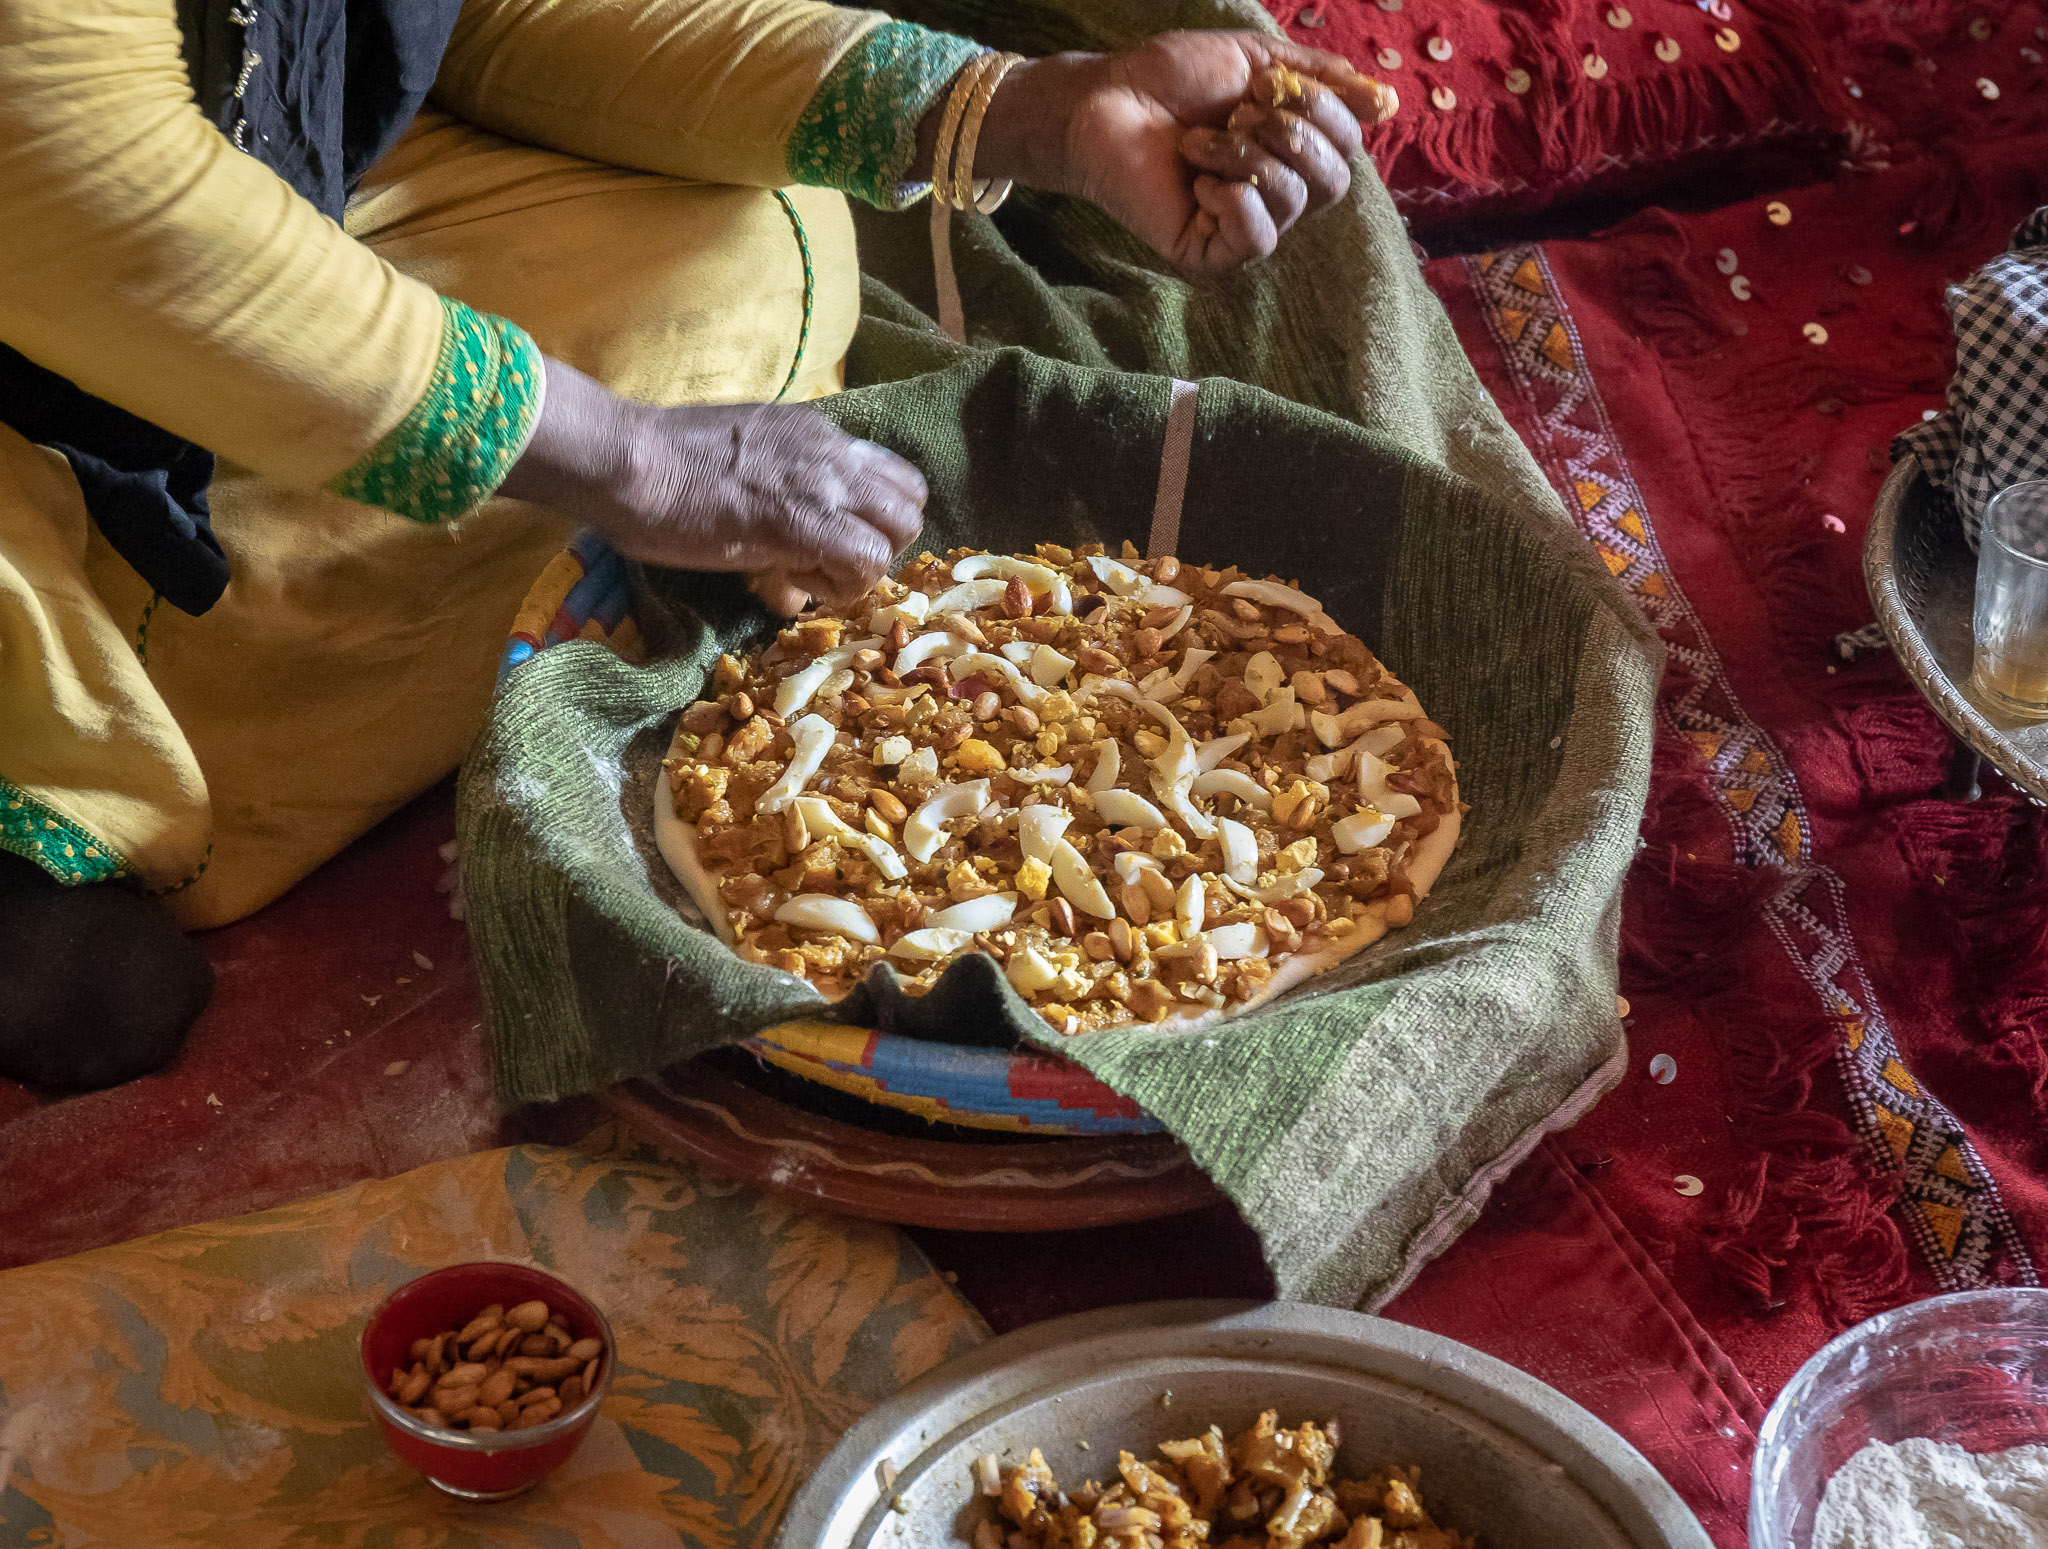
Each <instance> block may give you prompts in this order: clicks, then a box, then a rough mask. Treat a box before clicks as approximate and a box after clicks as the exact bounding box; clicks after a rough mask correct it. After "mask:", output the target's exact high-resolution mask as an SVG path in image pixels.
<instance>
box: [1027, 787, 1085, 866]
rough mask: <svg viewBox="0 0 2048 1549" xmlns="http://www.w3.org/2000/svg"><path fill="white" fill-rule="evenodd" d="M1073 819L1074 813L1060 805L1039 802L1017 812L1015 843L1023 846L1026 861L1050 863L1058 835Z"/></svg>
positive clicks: (1063, 831)
mask: <svg viewBox="0 0 2048 1549" xmlns="http://www.w3.org/2000/svg"><path fill="white" fill-rule="evenodd" d="M1073 821H1074V814H1073V813H1071V812H1068V811H1066V810H1064V809H1063V808H1060V807H1052V806H1047V805H1046V804H1044V803H1042V802H1041V803H1040V804H1039V805H1037V806H1035V807H1026V808H1024V809H1023V810H1022V811H1021V812H1019V813H1018V814H1017V843H1018V844H1019V845H1020V846H1022V847H1023V850H1024V859H1026V860H1027V861H1044V862H1045V863H1046V864H1047V865H1048V866H1050V865H1051V864H1052V851H1053V846H1054V845H1056V844H1058V843H1059V842H1060V836H1061V835H1062V834H1064V833H1066V831H1067V826H1068V825H1069V824H1070V823H1072V822H1073Z"/></svg>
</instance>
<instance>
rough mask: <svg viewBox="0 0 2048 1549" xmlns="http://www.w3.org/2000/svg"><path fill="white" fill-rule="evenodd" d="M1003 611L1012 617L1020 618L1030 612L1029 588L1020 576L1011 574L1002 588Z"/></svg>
mask: <svg viewBox="0 0 2048 1549" xmlns="http://www.w3.org/2000/svg"><path fill="white" fill-rule="evenodd" d="M1003 612H1005V613H1007V614H1008V615H1009V616H1010V617H1011V618H1013V619H1021V618H1023V617H1025V616H1026V615H1027V614H1029V613H1030V612H1031V588H1030V587H1028V586H1026V585H1025V584H1024V578H1023V577H1022V576H1017V575H1013V576H1011V577H1010V580H1009V584H1008V585H1007V586H1005V587H1004V588H1003Z"/></svg>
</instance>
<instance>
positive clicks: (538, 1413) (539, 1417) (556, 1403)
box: [512, 1393, 562, 1431]
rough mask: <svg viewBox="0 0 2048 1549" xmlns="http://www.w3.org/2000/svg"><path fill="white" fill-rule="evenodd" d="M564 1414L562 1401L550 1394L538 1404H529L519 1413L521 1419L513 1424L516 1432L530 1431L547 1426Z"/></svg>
mask: <svg viewBox="0 0 2048 1549" xmlns="http://www.w3.org/2000/svg"><path fill="white" fill-rule="evenodd" d="M561 1412H562V1401H561V1399H559V1398H557V1397H556V1396H555V1395H554V1394H552V1393H550V1394H549V1395H548V1396H547V1397H546V1398H544V1399H542V1400H541V1401H540V1402H539V1403H538V1404H528V1405H527V1406H526V1407H525V1408H524V1409H522V1410H520V1411H519V1418H518V1419H517V1420H514V1421H513V1422H512V1429H513V1430H515V1431H530V1430H532V1429H533V1428H534V1427H535V1426H536V1425H546V1424H547V1423H548V1421H550V1420H552V1419H554V1417H555V1416H556V1415H558V1414H560V1413H561Z"/></svg>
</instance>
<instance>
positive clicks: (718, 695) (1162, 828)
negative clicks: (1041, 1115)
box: [654, 544, 1464, 1033]
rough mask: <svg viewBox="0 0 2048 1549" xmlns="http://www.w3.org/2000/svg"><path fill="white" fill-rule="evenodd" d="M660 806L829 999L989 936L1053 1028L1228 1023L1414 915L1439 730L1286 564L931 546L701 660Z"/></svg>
mask: <svg viewBox="0 0 2048 1549" xmlns="http://www.w3.org/2000/svg"><path fill="white" fill-rule="evenodd" d="M707 694H708V695H709V697H707V698H704V699H702V700H700V701H698V702H697V703H695V704H693V705H690V706H688V707H687V708H686V709H685V710H684V711H683V714H682V717H681V720H680V721H679V722H678V724H677V727H676V731H675V737H674V740H673V743H672V744H671V746H670V749H669V753H668V756H667V758H666V759H665V760H664V761H663V765H662V767H663V769H664V771H665V774H666V779H667V787H668V788H667V792H666V799H657V800H656V802H655V825H654V830H655V839H656V842H657V844H658V845H659V847H660V850H661V853H662V856H663V858H664V859H665V860H666V861H667V862H668V864H669V866H670V868H671V869H672V870H673V871H674V872H675V873H676V875H677V877H678V878H679V879H680V880H681V881H682V882H683V884H684V886H685V887H686V888H688V890H689V891H690V893H691V895H692V897H693V898H694V899H695V900H696V902H697V903H698V905H699V906H700V907H701V908H702V909H703V910H704V912H705V914H706V916H707V917H708V918H709V920H710V921H711V923H712V925H713V927H714V928H715V929H716V930H717V931H718V932H719V935H720V936H721V937H722V939H724V940H725V941H726V943H727V944H728V945H730V946H731V947H732V948H733V949H734V950H735V951H736V952H738V953H739V954H740V955H741V956H743V957H746V958H748V959H750V960H751V961H754V962H758V963H764V964H767V965H769V966H772V967H775V968H779V969H782V970H784V971H786V972H789V973H792V974H798V975H801V976H803V977H804V978H806V979H808V980H809V981H810V982H811V983H812V984H813V985H815V986H816V987H817V988H818V989H819V990H820V991H821V992H822V993H823V994H824V995H825V996H826V997H827V998H828V999H838V998H839V997H841V996H843V995H845V994H846V993H848V992H849V991H851V990H852V988H853V987H854V985H855V984H856V983H858V982H859V981H860V980H861V978H863V977H864V976H865V975H866V974H867V973H868V971H869V970H870V969H871V968H873V967H874V966H875V965H876V964H879V963H883V962H887V963H888V964H889V965H891V966H892V967H893V968H894V969H895V970H896V972H897V973H898V974H899V975H901V976H902V980H903V984H904V988H905V989H906V990H907V991H908V992H909V993H911V994H919V993H922V992H924V991H926V990H929V989H930V988H931V987H932V985H934V984H935V983H936V982H937V981H938V978H939V975H940V974H941V973H942V972H943V971H944V969H945V968H946V966H947V964H948V963H950V962H952V961H953V960H954V959H955V958H957V957H959V956H960V955H961V954H963V953H967V952H984V953H987V954H988V955H989V956H991V957H993V958H994V959H995V960H996V961H997V962H998V963H1000V964H1001V965H1002V968H1003V972H1004V974H1005V976H1006V977H1007V978H1008V980H1009V982H1010V983H1011V984H1012V985H1014V986H1015V987H1016V989H1017V990H1018V992H1019V993H1020V994H1022V995H1023V996H1024V997H1025V998H1026V999H1027V1000H1028V1001H1030V1003H1031V1004H1032V1006H1033V1008H1034V1009H1036V1010H1037V1011H1038V1013H1039V1014H1040V1015H1041V1016H1042V1017H1044V1018H1045V1019H1046V1021H1047V1022H1049V1023H1050V1024H1052V1026H1053V1027H1055V1028H1057V1029H1059V1030H1061V1031H1063V1032H1068V1033H1080V1032H1088V1031H1093V1030H1097V1029H1100V1028H1103V1027H1109V1026H1116V1025H1122V1024H1131V1023H1155V1024H1156V1023H1171V1024H1173V1025H1176V1026H1184V1025H1187V1024H1189V1023H1195V1022H1203V1021H1207V1020H1211V1019H1213V1018H1215V1017H1218V1016H1221V1015H1227V1014H1231V1013H1234V1012H1239V1011H1242V1010H1244V1009H1246V1008H1247V1007H1249V1006H1252V1005H1255V1004H1257V1003H1258V1002H1260V1001H1262V1000H1265V999H1267V998H1269V997H1271V996H1272V995H1275V994H1277V993H1279V992H1280V991H1281V990H1282V989H1284V988H1286V987H1288V986H1289V985H1292V984H1295V983H1299V982H1300V981H1301V980H1302V979H1304V978H1307V977H1308V976H1310V975H1312V974H1314V973H1317V972H1320V971H1321V970H1323V969H1326V968H1328V967H1330V966H1331V965H1332V964H1334V963H1336V962H1338V961H1340V960H1341V959H1342V958H1344V957H1347V956H1349V955H1350V954H1351V953H1353V952H1356V951H1358V950H1360V949H1361V948H1363V947H1365V946H1367V945H1369V944H1370V943H1371V942H1373V941H1375V940H1377V939H1378V938H1379V937H1380V936H1381V935H1382V934H1383V933H1384V932H1385V931H1386V930H1387V929H1388V928H1390V927H1396V926H1401V925H1405V924H1407V923H1408V921H1409V919H1410V918H1411V917H1412V915H1413V913H1414V907H1415V903H1416V901H1417V900H1418V899H1419V898H1421V897H1423V896H1425V895H1426V894H1427V893H1428V891H1429V888H1430V885H1431V884H1432V883H1433V882H1434V881H1435V880H1436V877H1437V875H1438V873H1439V872H1440V871H1441V870H1442V869H1443V866H1444V863H1445V861H1446V860H1447V859H1448V858H1449V856H1450V853H1451V850H1452V848H1453V846H1454V845H1455V844H1456V842H1457V835H1458V826H1459V821H1460V818H1461V816H1462V814H1463V811H1464V808H1463V805H1462V804H1461V803H1460V802H1459V800H1458V788H1457V777H1456V773H1455V766H1454V764H1453V763H1452V760H1451V756H1450V750H1449V749H1448V748H1447V747H1446V745H1445V742H1444V737H1445V733H1444V731H1443V728H1441V727H1440V726H1438V725H1436V724H1435V723H1434V722H1433V721H1431V720H1429V719H1428V717H1427V716H1426V715H1425V714H1424V711H1423V708H1422V706H1421V704H1420V703H1418V702H1417V700H1416V698H1415V695H1414V694H1413V693H1411V692H1410V691H1409V689H1408V688H1407V687H1406V686H1405V685H1404V684H1403V683H1401V682H1400V681H1399V680H1398V679H1397V678H1395V677H1394V675H1393V674H1392V673H1390V672H1389V671H1388V670H1387V669H1386V667H1384V666H1383V665H1382V664H1381V663H1380V661H1379V660H1378V658H1377V657H1375V656H1374V654H1373V653H1372V652H1371V651H1370V650H1368V649H1367V648H1366V646H1365V644H1364V643H1363V642H1362V641H1360V640H1359V639H1357V638H1356V637H1355V636H1352V635H1350V634H1347V633H1345V632H1344V630H1343V629H1342V628H1341V627H1340V626H1339V625H1338V624H1337V623H1336V622H1335V621H1333V620H1332V619H1331V618H1330V617H1329V615H1328V614H1327V613H1325V612H1324V611H1323V608H1322V605H1321V604H1320V603H1318V602H1317V601H1316V600H1315V599H1314V598H1313V597H1311V596H1309V595H1308V594H1306V593H1305V592H1303V591H1302V590H1301V589H1300V588H1299V587H1298V586H1297V585H1295V584H1294V583H1292V582H1287V581H1282V580H1278V579H1274V578H1264V579H1261V578H1257V577H1253V576H1248V575H1245V574H1243V573H1242V572H1240V571H1238V570H1236V569H1234V568H1225V569H1213V568H1205V567H1201V566H1197V565H1194V564H1190V563H1185V562H1182V561H1179V560H1175V559H1172V558H1164V559H1155V560H1149V561H1145V560H1140V559H1139V558H1138V556H1137V553H1136V551H1135V550H1134V549H1132V548H1131V547H1130V545H1128V544H1126V545H1125V546H1124V557H1123V558H1121V559H1115V558H1111V557H1109V556H1108V555H1106V554H1104V553H1103V552H1102V551H1101V546H1100V545H1088V546H1085V547H1082V548H1079V549H1073V550H1069V549H1066V548H1062V547H1059V546H1057V545H1053V544H1041V545H1040V546H1039V548H1038V551H1037V553H1036V554H1034V555H1031V556H1028V557H1027V556H1014V555H1002V554H988V553H981V552H978V551H973V550H966V549H956V550H954V551H953V552H951V553H950V554H948V555H946V556H945V557H944V558H940V557H937V556H934V555H931V554H922V555H919V556H918V557H917V558H916V559H914V560H913V561H912V562H911V563H909V564H908V565H907V566H905V568H904V569H903V571H902V572H901V573H900V574H899V575H898V576H896V577H895V578H894V579H890V580H884V581H882V582H881V583H880V584H879V585H877V586H876V587H875V588H874V589H873V590H872V591H871V592H869V593H868V594H867V595H866V596H864V597H862V598H861V599H860V600H859V601H857V602H855V603H854V604H852V605H851V606H849V607H845V608H839V609H821V610H818V611H816V612H813V613H808V614H805V615H804V616H803V617H801V618H799V619H798V620H796V621H795V622H794V623H793V624H791V625H790V626H789V627H787V628H785V629H784V630H782V631H781V632H780V634H778V635H777V636H776V638H775V639H774V640H773V641H772V642H771V643H770V644H768V645H767V646H766V647H765V648H764V649H762V650H759V651H757V652H754V653H751V654H750V655H749V656H748V657H747V658H746V659H745V660H741V659H738V658H735V657H731V656H727V657H723V658H721V659H720V661H719V663H718V666H717V669H716V671H715V673H714V674H713V680H712V683H711V684H710V686H709V688H708V690H707Z"/></svg>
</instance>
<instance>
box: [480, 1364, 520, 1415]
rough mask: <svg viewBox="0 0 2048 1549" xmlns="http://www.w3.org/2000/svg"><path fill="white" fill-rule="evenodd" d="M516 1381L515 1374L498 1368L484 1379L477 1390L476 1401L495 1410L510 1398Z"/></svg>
mask: <svg viewBox="0 0 2048 1549" xmlns="http://www.w3.org/2000/svg"><path fill="white" fill-rule="evenodd" d="M517 1380H518V1378H517V1375H516V1374H515V1373H513V1372H508V1371H506V1370H504V1369H503V1368H502V1367H500V1368H499V1369H498V1370H497V1371H494V1372H492V1373H491V1374H490V1376H488V1377H486V1378H485V1379H484V1383H483V1386H482V1387H480V1388H478V1389H477V1393H476V1401H477V1402H478V1403H479V1404H484V1405H487V1406H489V1407H490V1408H492V1409H496V1408H497V1407H498V1406H499V1405H500V1404H502V1403H504V1402H505V1400H506V1399H508V1398H510V1397H511V1396H512V1386H513V1384H514V1382H516V1381H517Z"/></svg>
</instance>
